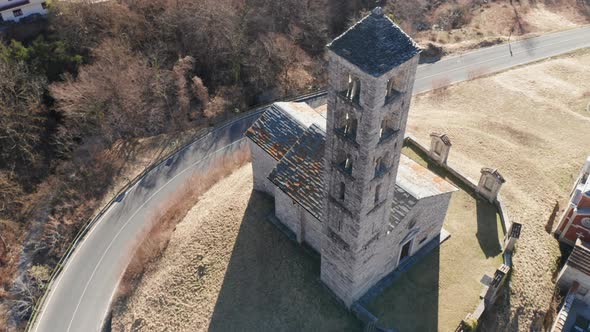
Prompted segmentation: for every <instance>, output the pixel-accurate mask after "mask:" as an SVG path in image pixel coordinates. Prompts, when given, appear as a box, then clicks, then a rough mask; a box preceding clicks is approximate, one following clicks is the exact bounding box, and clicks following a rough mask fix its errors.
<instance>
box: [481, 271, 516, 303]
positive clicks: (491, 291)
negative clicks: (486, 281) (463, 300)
mask: <svg viewBox="0 0 590 332" xmlns="http://www.w3.org/2000/svg"><path fill="white" fill-rule="evenodd" d="M509 271H510V267H509V266H508V265H505V264H502V265H500V267H499V268H498V269H497V270H496V272H495V273H494V278H493V279H492V281H491V282H490V286H489V288H488V291H487V293H486V295H485V297H484V301H485V303H486V305H492V304H493V303H494V302H496V299H497V298H498V291H499V290H500V289H501V288H502V286H503V285H504V282H506V278H507V277H508V272H509Z"/></svg>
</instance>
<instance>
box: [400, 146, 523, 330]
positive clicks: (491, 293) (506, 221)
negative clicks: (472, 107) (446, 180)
mask: <svg viewBox="0 0 590 332" xmlns="http://www.w3.org/2000/svg"><path fill="white" fill-rule="evenodd" d="M404 143H405V145H407V146H409V145H411V146H412V147H414V148H416V149H418V150H419V151H420V152H422V153H423V154H424V155H425V156H426V158H428V160H429V162H430V161H432V162H433V163H435V164H436V165H438V166H440V167H442V168H443V169H445V170H446V171H447V172H449V173H450V174H451V175H453V176H454V177H455V178H456V179H457V180H459V181H460V182H461V184H462V185H465V186H466V187H467V188H469V189H470V190H472V191H473V194H475V195H477V196H479V194H478V193H477V183H476V182H475V181H473V180H472V179H471V178H469V177H468V176H467V175H464V174H462V173H461V172H460V171H459V170H457V169H455V168H454V167H453V166H451V165H448V164H447V163H438V162H435V161H434V160H432V158H431V157H430V153H431V152H430V149H429V148H428V147H426V146H424V145H422V144H421V143H420V142H418V140H417V139H416V138H415V137H413V136H412V135H406V137H405V138H404ZM493 204H494V206H495V207H496V209H497V211H498V214H499V215H500V219H501V221H502V228H503V231H504V241H503V243H501V244H500V245H501V247H502V256H503V260H504V263H503V264H502V265H501V266H500V267H498V269H497V270H496V273H495V274H494V277H493V278H494V279H493V280H492V282H491V283H490V285H488V286H484V287H483V289H482V292H481V295H480V297H481V301H480V302H479V304H478V306H477V308H476V309H475V311H474V312H472V313H469V314H467V316H466V317H465V319H463V320H462V321H461V322H460V323H459V325H458V326H457V329H456V330H455V331H456V332H462V331H471V326H472V325H473V324H471V323H473V322H475V325H477V323H478V322H479V319H480V318H481V316H482V315H483V313H484V312H485V310H486V308H487V307H488V306H492V305H493V304H494V302H495V301H496V299H497V298H498V297H499V295H500V294H499V293H500V292H499V291H500V290H501V289H502V287H503V286H504V284H509V275H510V271H511V269H512V250H511V249H512V248H510V250H506V249H507V246H506V244H507V243H508V238H509V236H510V233H511V232H512V227H513V224H512V223H511V222H510V218H509V217H508V213H507V211H506V207H505V205H504V203H503V202H502V200H501V199H500V197H498V198H497V199H496V200H495V201H494V203H493ZM519 227H520V225H519Z"/></svg>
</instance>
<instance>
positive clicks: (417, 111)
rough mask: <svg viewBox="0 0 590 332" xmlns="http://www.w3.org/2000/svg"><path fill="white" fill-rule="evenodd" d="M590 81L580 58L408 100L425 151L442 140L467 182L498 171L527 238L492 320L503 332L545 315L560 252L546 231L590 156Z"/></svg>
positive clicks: (588, 55) (588, 57)
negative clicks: (436, 137)
mask: <svg viewBox="0 0 590 332" xmlns="http://www.w3.org/2000/svg"><path fill="white" fill-rule="evenodd" d="M588 77H590V51H589V50H584V51H579V52H577V53H574V54H570V55H566V56H562V57H559V58H555V59H550V60H546V61H544V62H540V63H536V64H532V65H528V66H524V67H520V68H517V69H514V70H510V71H506V72H503V73H500V74H498V75H494V76H489V77H486V78H482V79H477V80H474V81H470V82H464V83H460V84H458V85H455V86H452V87H449V88H448V89H446V90H445V91H442V92H440V91H439V92H438V93H427V94H423V95H420V96H417V97H415V98H414V100H413V104H412V110H411V112H410V118H409V125H408V132H409V133H411V134H412V135H414V136H415V137H418V138H419V139H421V140H422V141H423V142H424V143H428V134H429V133H430V132H431V131H441V132H445V133H447V134H448V135H449V136H450V138H451V140H452V142H453V148H452V150H451V155H450V158H449V163H450V164H451V165H454V166H455V167H457V168H458V169H460V170H461V171H463V172H465V173H467V174H468V175H469V176H470V177H471V178H473V179H478V178H479V170H480V168H481V167H483V166H486V167H496V168H498V169H499V170H500V172H501V173H502V174H503V175H504V176H505V178H506V179H507V183H506V184H505V185H504V187H503V188H502V192H501V196H502V197H503V199H504V201H505V203H506V205H507V209H508V212H509V214H510V216H511V217H512V219H514V221H518V222H521V223H523V224H524V228H523V231H522V234H521V239H520V241H519V242H518V244H517V250H516V254H515V257H514V269H513V274H512V279H511V282H510V286H511V291H510V293H509V294H508V296H506V297H505V298H504V299H503V303H502V304H501V305H499V306H498V308H497V309H498V311H499V312H498V314H497V315H494V317H491V318H492V319H491V320H492V321H493V322H492V324H491V325H494V326H495V324H499V326H500V327H501V330H502V331H508V330H510V331H515V330H523V331H525V330H527V331H528V330H529V328H530V326H531V323H533V324H534V325H535V326H537V327H538V326H540V324H541V320H542V317H543V315H544V312H545V311H547V310H548V308H549V305H550V301H551V296H552V289H553V285H554V283H553V281H552V274H553V271H554V269H555V267H556V260H557V259H558V257H559V256H560V252H559V248H558V244H557V242H556V241H555V240H554V239H553V237H552V236H551V235H550V234H548V233H547V232H546V231H545V228H544V227H545V224H546V223H547V221H548V219H549V216H550V214H551V211H552V209H553V207H554V205H555V203H556V201H560V202H564V200H565V199H566V196H567V194H568V192H569V189H570V186H571V184H572V183H573V181H574V176H575V175H577V173H578V171H579V169H580V167H581V165H582V162H583V161H584V160H585V158H586V156H587V155H588V154H590V129H589V128H590V113H589V112H588V111H587V110H586V105H587V104H588V103H589V102H590V80H588ZM562 206H563V205H562Z"/></svg>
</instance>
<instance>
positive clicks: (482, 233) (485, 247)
mask: <svg viewBox="0 0 590 332" xmlns="http://www.w3.org/2000/svg"><path fill="white" fill-rule="evenodd" d="M498 231H499V230H498V219H497V209H496V207H495V206H493V205H492V204H490V203H488V202H486V201H483V200H481V199H478V200H477V234H476V237H477V241H478V242H479V246H480V247H481V251H482V252H483V253H484V254H485V255H486V258H488V257H496V256H498V255H499V254H501V253H502V247H501V245H500V241H499V239H498Z"/></svg>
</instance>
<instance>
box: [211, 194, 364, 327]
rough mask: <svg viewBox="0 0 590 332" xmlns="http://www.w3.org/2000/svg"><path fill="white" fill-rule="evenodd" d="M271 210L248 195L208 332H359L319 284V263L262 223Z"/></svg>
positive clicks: (268, 201) (259, 197)
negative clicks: (246, 205)
mask: <svg viewBox="0 0 590 332" xmlns="http://www.w3.org/2000/svg"><path fill="white" fill-rule="evenodd" d="M273 210H274V206H273V200H272V198H271V197H269V196H266V195H264V194H262V193H259V192H253V193H252V195H251V196H250V200H249V202H248V207H247V209H246V212H245V214H244V217H243V219H242V224H241V226H240V230H239V232H238V235H237V238H236V242H235V244H234V248H233V251H232V256H231V258H230V261H229V264H228V267H227V271H226V274H225V277H224V280H223V285H222V287H221V290H220V292H219V295H218V298H217V303H216V304H215V308H214V311H213V315H212V318H211V323H210V325H209V331H358V330H361V329H362V326H361V324H360V322H359V321H358V320H357V319H356V318H354V317H353V315H352V314H350V313H349V312H348V311H347V310H346V309H345V308H344V307H343V306H341V305H340V304H339V303H338V302H337V301H336V300H335V299H334V298H333V297H332V295H331V293H330V292H329V291H328V290H327V289H326V288H325V287H324V286H323V284H322V283H321V281H320V278H319V277H320V261H319V259H318V258H317V257H314V256H313V255H310V254H309V253H306V252H305V251H304V250H303V248H302V247H301V246H299V245H297V244H296V243H294V242H292V241H290V240H289V239H288V238H287V236H286V235H284V234H283V233H281V232H280V231H279V230H278V229H277V228H276V227H275V226H274V225H272V224H271V223H269V222H268V221H267V217H268V215H269V214H270V213H272V212H273ZM221 222H222V221H221Z"/></svg>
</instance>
